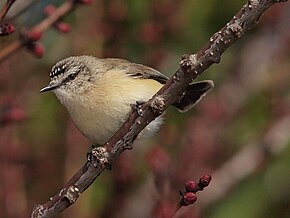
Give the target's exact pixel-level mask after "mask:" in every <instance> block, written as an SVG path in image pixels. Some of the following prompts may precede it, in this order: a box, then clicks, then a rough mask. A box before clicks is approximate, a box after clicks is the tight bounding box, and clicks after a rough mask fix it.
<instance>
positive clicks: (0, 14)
mask: <svg viewBox="0 0 290 218" xmlns="http://www.w3.org/2000/svg"><path fill="white" fill-rule="evenodd" d="M14 2H15V0H7V1H6V3H5V5H4V6H3V8H2V9H1V11H0V23H1V22H2V21H3V19H4V18H5V16H6V14H7V13H8V11H9V9H10V7H11V6H12V5H13V4H14Z"/></svg>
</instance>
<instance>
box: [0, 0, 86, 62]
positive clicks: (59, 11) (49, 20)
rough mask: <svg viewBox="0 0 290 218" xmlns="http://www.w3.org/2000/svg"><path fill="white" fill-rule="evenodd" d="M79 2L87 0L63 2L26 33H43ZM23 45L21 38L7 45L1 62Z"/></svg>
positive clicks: (1, 52) (0, 53) (2, 51)
mask: <svg viewBox="0 0 290 218" xmlns="http://www.w3.org/2000/svg"><path fill="white" fill-rule="evenodd" d="M77 3H83V4H86V1H85V0H83V1H81V0H68V1H66V2H65V3H63V4H62V5H61V6H60V7H58V8H56V10H55V11H54V12H53V13H51V14H50V15H49V16H47V17H46V18H45V19H44V20H43V21H41V22H40V23H38V24H37V25H35V26H34V27H32V28H31V29H27V30H26V31H25V34H29V33H31V32H39V33H43V32H45V31H47V30H48V29H49V28H50V27H51V26H53V24H54V23H56V22H57V21H58V20H60V19H61V18H62V17H64V16H65V15H67V14H68V13H70V12H71V11H72V10H74V8H75V6H76V5H77ZM22 46H25V43H23V41H22V40H21V38H20V39H18V40H16V41H14V42H12V43H11V44H10V45H8V46H7V47H5V48H4V49H2V50H1V51H0V63H1V62H2V61H4V60H5V59H7V58H8V57H10V56H11V55H12V54H14V53H16V52H18V51H19V50H20V48H21V47H22Z"/></svg>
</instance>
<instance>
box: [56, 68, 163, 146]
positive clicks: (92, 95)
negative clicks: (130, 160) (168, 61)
mask: <svg viewBox="0 0 290 218" xmlns="http://www.w3.org/2000/svg"><path fill="white" fill-rule="evenodd" d="M116 76H117V77H120V78H118V79H115V80H117V81H118V83H115V82H114V81H115V80H114V78H115V77H116ZM115 77H114V74H113V73H110V74H109V73H107V74H106V75H104V76H103V77H102V79H99V80H100V81H99V83H96V84H95V85H94V86H92V87H90V89H88V90H87V91H85V92H84V93H82V94H79V95H71V96H66V97H65V98H64V97H63V95H61V93H58V92H55V93H56V95H57V97H58V98H59V99H60V101H61V102H62V104H63V105H65V107H66V108H67V110H68V111H69V113H70V116H71V118H72V119H73V121H74V123H75V124H76V126H77V127H78V128H79V130H80V131H81V132H82V133H83V134H84V135H85V136H87V137H88V138H89V139H90V140H92V141H93V142H95V143H98V144H104V143H105V142H106V141H107V140H108V139H109V138H110V137H112V136H113V135H114V133H116V132H117V131H118V129H119V128H120V127H121V126H122V124H123V123H124V122H125V121H126V120H127V118H128V116H129V114H130V112H131V110H132V107H131V105H132V104H136V101H147V100H149V99H150V98H151V97H152V96H153V94H155V92H156V91H157V90H158V89H159V88H160V87H161V86H162V85H161V84H160V83H158V82H157V81H155V80H150V79H147V80H142V79H132V78H129V77H128V76H126V75H125V74H121V73H118V72H117V73H116V75H115ZM103 84H110V86H104V85H103ZM161 124H162V118H160V117H158V118H157V119H155V120H154V121H153V122H151V123H150V124H149V125H147V127H146V128H145V129H144V130H143V131H142V132H141V133H140V135H141V136H150V135H152V134H153V133H154V132H155V131H157V130H158V128H159V126H160V125H161Z"/></svg>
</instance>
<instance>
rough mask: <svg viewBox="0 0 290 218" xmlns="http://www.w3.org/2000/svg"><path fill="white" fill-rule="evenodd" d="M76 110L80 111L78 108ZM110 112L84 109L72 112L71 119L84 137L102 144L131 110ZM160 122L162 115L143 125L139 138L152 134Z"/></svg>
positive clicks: (115, 130)
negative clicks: (75, 112) (76, 112)
mask: <svg viewBox="0 0 290 218" xmlns="http://www.w3.org/2000/svg"><path fill="white" fill-rule="evenodd" d="M78 112H81V111H80V110H78ZM110 112H111V113H110V114H108V113H106V112H105V111H98V110H91V111H90V110H89V111H88V110H87V111H85V110H84V111H82V112H81V113H80V114H78V115H76V114H74V115H73V116H71V117H73V121H74V123H75V124H76V126H77V127H78V129H79V130H80V131H81V132H82V133H83V134H84V135H85V136H86V137H88V138H89V139H90V140H91V141H93V142H95V143H97V144H100V145H102V144H104V143H105V142H106V141H107V140H109V139H110V138H111V137H112V136H113V135H114V134H115V133H116V132H117V131H118V130H119V129H120V127H121V126H122V124H123V123H124V122H125V121H126V120H127V118H128V116H129V114H130V112H131V107H127V108H123V110H122V113H121V112H120V111H119V110H118V112H116V113H113V112H112V109H111V110H110ZM114 115H116V116H114ZM84 121H85V122H84ZM162 123H163V118H162V117H158V118H156V119H155V120H154V121H152V122H151V123H150V124H148V125H147V126H146V127H145V129H144V130H143V131H142V132H141V133H140V135H139V138H140V137H141V138H143V137H149V136H151V135H153V134H154V133H155V132H156V131H157V130H158V129H159V126H160V125H161V124H162Z"/></svg>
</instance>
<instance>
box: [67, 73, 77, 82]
mask: <svg viewBox="0 0 290 218" xmlns="http://www.w3.org/2000/svg"><path fill="white" fill-rule="evenodd" d="M76 76H77V73H73V74H70V75H69V76H68V79H69V80H74V79H75V78H76Z"/></svg>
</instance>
